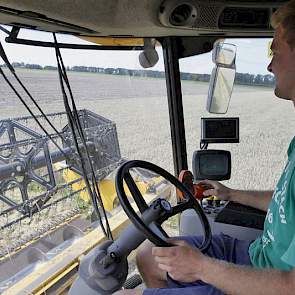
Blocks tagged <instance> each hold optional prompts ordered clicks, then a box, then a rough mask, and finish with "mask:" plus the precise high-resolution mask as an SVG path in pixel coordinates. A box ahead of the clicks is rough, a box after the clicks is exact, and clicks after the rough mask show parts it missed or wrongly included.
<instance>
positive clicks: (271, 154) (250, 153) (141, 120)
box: [0, 70, 295, 248]
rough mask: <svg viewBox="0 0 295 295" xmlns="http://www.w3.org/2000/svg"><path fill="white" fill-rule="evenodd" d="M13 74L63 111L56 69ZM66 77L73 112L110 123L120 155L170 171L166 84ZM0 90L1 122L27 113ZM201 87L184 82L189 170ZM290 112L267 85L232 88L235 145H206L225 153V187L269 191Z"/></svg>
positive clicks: (46, 105)
mask: <svg viewBox="0 0 295 295" xmlns="http://www.w3.org/2000/svg"><path fill="white" fill-rule="evenodd" d="M18 73H19V75H20V77H21V79H22V81H23V82H24V84H25V85H26V87H27V88H28V89H29V90H30V92H31V94H32V95H33V97H34V98H35V99H36V100H37V101H38V103H39V104H40V106H41V107H42V108H43V110H44V112H45V113H52V112H60V111H63V110H64V106H63V101H62V95H61V91H60V86H59V83H58V76H57V73H56V72H54V71H38V70H35V71H25V70H20V71H18ZM69 79H70V82H71V86H72V90H73V93H74V98H75V100H76V104H77V107H78V108H79V109H83V108H85V109H89V110H91V111H93V112H95V113H97V114H99V115H101V116H103V117H105V118H108V119H110V120H112V121H114V122H115V123H116V126H117V132H118V137H119V143H120V149H121V154H122V156H123V157H125V158H129V159H144V160H148V161H151V162H153V163H156V164H158V165H159V166H161V167H163V168H165V169H167V170H169V171H170V172H172V173H173V160H172V150H171V139H170V130H169V117H168V105H167V98H166V86H165V80H163V79H152V78H138V77H127V76H114V75H103V74H91V73H74V72H73V73H69ZM0 87H1V93H0V108H1V111H0V119H5V118H9V117H10V118H13V117H19V116H27V115H28V112H27V111H26V110H25V108H24V107H23V106H22V104H21V103H20V101H19V100H18V98H17V97H16V96H15V95H14V94H13V93H12V91H11V90H10V89H9V88H8V86H7V85H6V84H5V83H4V82H3V80H1V81H0ZM207 89H208V84H207V83H202V82H189V81H185V82H183V98H184V99H183V100H184V115H185V125H186V126H185V127H186V139H187V151H188V162H189V165H191V158H192V153H193V151H195V150H197V149H198V148H199V140H200V117H206V116H208V113H207V112H206V111H205V105H206V93H207ZM26 101H27V102H28V104H30V105H31V103H30V102H29V100H28V99H26ZM293 108H294V107H293V105H292V104H291V103H290V102H288V101H284V100H279V99H277V98H275V96H274V95H273V90H272V89H270V88H264V87H248V86H238V85H236V86H235V88H234V92H233V96H232V99H231V105H230V108H229V112H228V114H227V116H235V117H240V143H239V144H231V145H229V144H222V145H215V146H213V145H212V146H209V148H218V149H228V150H230V151H231V153H232V166H233V167H232V178H231V180H230V181H228V182H226V183H227V184H228V185H229V186H232V187H236V188H241V189H270V188H273V187H274V185H275V183H276V181H277V180H278V177H279V175H280V171H281V170H282V168H283V166H284V163H285V160H286V156H285V154H286V149H287V147H288V143H289V141H290V140H291V138H292V137H293V135H294V130H295V128H294V127H295V118H294V110H293ZM33 109H34V108H33ZM210 116H211V115H210ZM0 140H1V139H0ZM76 208H77V205H76V204H74V203H73V202H69V201H67V202H65V203H62V204H60V206H56V207H55V208H53V209H54V210H51V211H52V214H50V210H48V212H47V213H46V218H44V219H46V220H45V221H42V222H41V221H40V220H42V215H41V216H40V215H38V218H37V220H38V222H37V223H38V224H37V225H35V224H34V221H33V224H32V223H30V224H28V225H27V226H26V227H24V229H22V230H19V235H23V234H24V232H26V233H27V234H28V233H29V232H30V230H34V231H37V230H38V229H36V227H44V228H46V224H47V223H46V222H48V221H49V220H51V221H50V222H53V223H54V219H55V218H56V216H57V215H59V217H60V216H61V215H63V214H65V216H66V215H67V214H68V212H70V211H71V210H76ZM56 212H59V214H56ZM40 214H41V213H40ZM58 222H60V220H58ZM43 223H45V224H43ZM13 232H16V231H13V230H12V231H11V230H10V232H5V233H4V234H1V236H2V237H3V236H6V237H7V239H6V241H5V248H6V247H7V243H10V242H11V241H12V240H14V239H16V236H15V235H12V233H13ZM9 240H10V241H9Z"/></svg>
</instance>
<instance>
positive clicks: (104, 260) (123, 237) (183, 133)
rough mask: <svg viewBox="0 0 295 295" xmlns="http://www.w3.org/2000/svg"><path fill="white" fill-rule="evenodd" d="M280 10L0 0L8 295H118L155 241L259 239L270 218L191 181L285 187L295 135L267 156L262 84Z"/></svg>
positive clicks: (0, 281) (2, 277)
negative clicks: (140, 253)
mask: <svg viewBox="0 0 295 295" xmlns="http://www.w3.org/2000/svg"><path fill="white" fill-rule="evenodd" d="M285 2H286V1H283V0H278V1H249V0H248V1H244V0H237V1H227V0H223V1H205V0H185V1H181V0H180V1H179V0H164V1H159V0H152V1H151V0H142V1H136V0H126V1H113V0H101V1H100V0H99V1H91V3H90V2H87V1H81V0H78V1H74V2H73V1H70V0H66V1H59V2H58V1H42V2H40V1H36V0H30V1H19V0H10V1H1V0H0V24H1V25H0V29H1V36H2V37H1V39H0V40H1V45H0V56H1V58H2V62H0V64H1V67H0V74H1V82H0V83H1V84H0V85H1V86H0V88H1V92H2V93H1V98H2V100H3V101H0V106H1V109H2V111H1V112H0V229H1V235H0V293H2V294H6V295H8V294H13V295H15V294H70V295H75V294H85V295H92V294H112V293H114V292H115V291H116V290H119V289H120V288H122V287H124V288H133V287H135V285H137V283H140V282H141V278H140V276H139V275H138V271H137V269H136V266H135V262H134V260H135V259H134V257H135V251H134V250H136V249H137V247H138V246H139V245H140V244H141V243H142V242H143V241H144V240H146V239H148V240H150V241H151V242H153V243H154V244H156V245H158V246H169V243H168V242H167V238H169V237H171V236H178V235H189V234H198V235H203V236H204V239H203V243H202V245H201V247H200V249H201V251H203V252H205V251H206V249H207V248H208V246H209V245H210V242H211V238H212V234H215V233H220V232H223V233H225V234H229V235H232V236H234V237H237V238H240V239H246V240H253V239H255V238H256V237H257V236H258V235H260V234H261V230H262V228H263V223H264V219H265V212H263V211H261V210H256V209H251V208H249V207H246V206H242V205H237V204H235V203H232V202H224V201H220V200H218V199H217V198H216V197H214V196H212V197H209V198H207V199H204V198H202V188H200V187H198V185H197V183H198V182H199V181H200V180H203V179H211V180H218V181H224V183H225V184H228V185H229V186H231V187H237V188H239V186H240V187H241V188H246V189H270V188H273V186H274V184H275V182H276V180H277V177H278V175H279V171H280V169H281V167H282V166H283V164H284V163H283V161H280V160H279V159H283V155H284V154H283V152H284V150H286V148H287V146H286V145H287V143H288V142H289V140H290V138H291V136H292V132H291V131H292V130H291V129H292V128H290V130H289V131H287V132H286V134H284V137H283V138H282V139H281V142H280V144H279V145H275V144H273V145H272V144H268V138H269V137H272V138H276V136H279V135H281V134H279V131H276V130H269V129H268V130H266V125H264V118H265V117H264V114H265V116H266V117H267V116H268V117H272V118H273V121H275V120H277V122H280V121H279V120H280V116H279V115H278V114H277V113H276V111H275V108H276V105H272V102H269V97H271V96H273V89H272V86H273V85H274V78H273V76H271V75H270V74H267V73H266V72H265V71H263V70H261V71H260V69H258V68H257V69H258V70H257V71H258V72H257V73H255V74H253V71H255V70H256V68H255V67H256V65H258V66H261V67H264V68H266V66H267V64H263V63H262V62H261V59H262V57H263V56H264V57H263V60H266V58H265V57H267V49H268V44H269V42H271V38H272V36H273V28H272V26H271V23H270V19H271V15H272V14H273V13H274V11H275V10H276V9H277V8H278V7H280V6H281V5H283V4H284V3H285ZM256 47H257V49H256ZM28 48H29V49H31V50H32V51H31V53H30V52H29V51H26V50H27V49H28ZM36 48H38V50H39V51H35V50H37V49H36ZM22 49H23V52H22ZM15 50H19V51H20V52H22V53H23V55H24V59H23V60H24V61H25V62H23V61H21V60H14V55H13V54H14V52H16V51H15ZM247 51H248V52H247ZM33 52H34V53H33ZM253 53H254V54H253ZM244 54H245V55H244ZM247 54H248V55H247ZM251 54H252V55H251ZM256 54H257V55H256ZM34 55H36V56H34ZM250 55H251V56H250ZM28 56H31V57H33V58H32V59H31V58H27V57H28ZM34 57H38V58H37V59H36V60H40V59H39V57H40V58H44V59H45V60H46V61H45V62H44V63H42V65H39V64H37V62H35V63H31V62H30V61H31V60H34ZM50 58H51V59H50ZM26 61H29V62H26ZM81 61H82V62H81ZM83 62H85V63H84V64H83ZM47 63H48V64H47ZM242 63H244V64H247V66H248V68H249V70H245V69H244V68H243V67H241V68H242V69H240V68H239V67H240V66H241V64H242ZM251 67H252V68H251ZM254 68H255V69H254ZM245 71H249V72H245ZM251 71H252V72H251ZM259 71H260V72H259ZM47 87H48V88H47ZM258 98H259V100H260V102H261V105H260V104H259V103H258V102H257V100H258ZM253 106H255V108H254V110H253ZM280 108H281V109H282V111H285V108H284V106H280ZM285 114H286V115H285V118H284V120H288V118H291V114H289V113H288V112H286V113H285ZM257 117H258V118H257ZM256 119H257V122H256V121H255V120H256ZM289 123H290V122H289ZM278 124H280V123H278ZM281 124H282V123H281ZM290 124H293V123H290ZM294 127H295V126H294ZM271 143H273V141H271ZM270 154H274V157H275V158H277V159H278V160H277V161H273V162H270V161H272V160H270V157H269V155H270ZM258 162H259V163H260V165H258V166H259V168H257V169H256V168H254V166H255V164H257V163H258ZM269 166H271V169H270V170H268V169H269ZM255 169H256V170H255ZM259 177H264V178H265V185H266V187H263V188H262V187H260V185H261V183H260V180H259ZM97 261H99V263H97ZM140 287H141V288H143V287H144V286H142V285H141V286H140Z"/></svg>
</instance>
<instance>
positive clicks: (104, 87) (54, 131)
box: [0, 32, 173, 291]
mask: <svg viewBox="0 0 295 295" xmlns="http://www.w3.org/2000/svg"><path fill="white" fill-rule="evenodd" d="M30 34H35V35H34V36H35V38H39V39H43V40H49V41H51V39H52V36H51V35H49V34H45V33H32V32H30ZM24 37H26V36H24ZM31 37H32V36H31ZM58 38H59V41H60V42H69V41H72V40H74V41H75V42H77V40H76V38H75V39H74V38H73V37H72V38H70V37H65V36H62V37H58ZM78 42H80V41H79V40H78ZM3 46H4V49H5V50H6V53H7V56H8V58H9V60H10V62H11V63H12V65H13V67H14V68H15V70H16V73H17V76H18V77H19V79H20V80H21V81H22V82H23V84H24V85H25V87H26V89H27V90H28V92H29V93H30V95H31V97H33V98H34V100H35V101H36V103H37V105H38V107H40V108H41V109H42V111H43V113H44V114H45V115H46V117H47V118H48V120H49V122H48V121H46V118H45V116H44V115H42V114H41V113H40V110H39V109H38V107H37V106H36V104H34V103H33V102H32V100H31V99H30V97H29V96H28V95H27V94H26V93H25V90H24V89H23V88H22V87H21V86H20V85H19V84H18V83H17V82H16V79H15V77H14V76H13V75H12V74H11V73H10V71H9V69H8V68H7V67H6V66H5V65H4V64H2V65H1V68H2V69H3V71H4V74H5V75H6V77H7V78H8V79H9V81H12V83H13V85H14V87H15V88H14V89H12V88H11V87H10V86H9V85H8V83H7V82H6V81H5V80H4V79H1V80H0V87H1V94H0V96H1V98H0V106H1V110H2V111H1V112H0V147H1V154H0V167H1V168H0V169H2V176H1V180H0V220H1V221H0V222H1V223H0V227H1V239H0V259H1V262H0V263H1V265H0V277H1V282H0V286H1V289H0V290H2V291H3V290H6V289H7V288H8V287H10V286H12V285H13V284H15V283H16V282H17V281H19V280H20V279H21V278H22V277H24V276H25V275H27V274H28V273H30V272H31V271H32V270H34V269H35V268H36V264H40V262H42V261H45V260H48V259H52V258H53V257H55V256H56V255H57V254H58V253H60V252H62V251H63V250H64V249H66V248H67V247H68V246H69V244H71V243H73V239H77V238H79V237H80V236H81V235H85V232H86V233H87V232H89V231H90V230H91V228H97V227H98V231H96V232H95V235H93V237H95V239H93V238H92V240H91V237H89V239H90V240H91V242H89V241H90V240H88V243H89V245H88V246H87V247H88V248H89V247H90V248H91V247H92V246H91V245H94V244H97V243H98V242H99V241H100V240H101V239H102V238H103V233H102V230H101V228H100V226H99V219H98V216H97V212H96V211H95V210H94V208H93V204H92V201H91V197H90V195H89V192H88V190H87V187H86V186H85V182H84V181H83V173H82V167H81V161H80V160H79V154H78V152H77V149H76V147H75V142H74V139H73V137H72V135H71V126H70V124H69V121H68V115H67V114H66V108H65V103H64V94H63V93H62V88H61V84H60V80H59V75H58V71H57V64H56V58H55V52H54V49H48V48H28V47H27V46H17V45H11V44H4V45H3ZM16 47H17V48H16ZM157 52H158V54H159V56H160V58H161V60H162V50H161V47H160V46H157ZM61 54H62V57H64V58H63V62H64V65H65V67H66V70H67V76H68V80H69V83H70V86H71V91H72V94H73V98H74V102H75V105H76V108H77V110H78V116H79V120H80V123H81V125H82V129H83V130H84V131H83V132H84V136H85V141H86V144H87V146H88V148H89V156H90V159H91V161H92V164H93V167H94V169H95V171H96V172H95V173H96V179H97V183H98V185H99V190H100V194H101V198H102V202H103V204H104V207H105V210H106V216H107V218H108V219H109V222H110V225H111V229H112V230H113V231H114V232H116V230H117V231H118V230H119V229H122V228H124V227H126V224H127V218H126V215H125V214H123V213H122V210H121V209H120V206H119V200H118V197H117V195H116V191H115V187H114V181H115V174H116V169H117V167H118V166H119V165H120V164H122V163H123V162H124V161H126V160H134V159H140V160H146V161H150V162H153V163H155V164H157V165H159V166H161V167H163V168H164V169H166V170H168V171H170V172H172V173H173V160H172V148H171V135H170V123H169V113H168V103H167V95H166V92H167V91H166V82H165V75H164V67H163V62H162V61H161V62H159V64H158V65H157V66H156V68H152V69H148V70H145V69H143V68H142V67H141V66H140V64H139V61H138V56H139V52H138V51H120V50H118V51H104V50H98V51H87V50H84V51H83V50H69V49H67V50H61ZM67 95H68V97H69V92H67ZM20 97H21V99H22V100H23V101H24V103H22V102H21V99H20ZM69 101H70V100H69ZM24 104H25V105H24ZM69 104H70V106H71V107H72V101H70V102H69ZM26 106H27V107H26ZM27 108H28V109H29V110H30V111H31V112H33V113H34V115H36V116H37V119H38V120H39V122H40V124H41V126H42V127H43V128H44V129H45V131H47V134H45V132H44V130H42V128H41V127H40V125H38V124H37V123H36V121H35V120H34V118H33V116H32V114H31V113H30V112H29V111H28V109H27ZM76 131H77V130H76ZM77 133H78V131H77ZM78 144H79V145H80V146H82V141H81V140H78ZM82 156H83V157H84V158H86V154H85V151H84V152H83V151H82ZM6 168H7V169H6ZM5 169H6V170H5ZM4 170H5V171H4ZM86 170H87V171H86V172H87V173H90V167H86ZM3 171H4V172H5V173H4V172H3ZM133 173H134V174H133V175H134V178H135V181H136V183H137V185H138V187H139V189H140V191H141V192H142V193H143V194H144V195H146V201H147V202H150V201H151V200H152V199H154V198H155V197H156V196H157V195H159V194H160V193H162V194H163V196H164V197H165V196H166V197H167V196H168V195H170V188H169V186H168V185H167V183H163V181H162V179H160V178H158V177H157V175H155V174H150V173H148V172H144V171H140V170H136V171H134V172H133ZM91 184H92V185H94V184H93V182H92V183H91ZM128 197H130V201H131V202H132V198H131V196H130V194H129V195H128ZM99 210H100V214H101V216H102V218H103V212H102V208H101V207H100V208H99ZM103 224H104V227H106V222H105V218H103ZM89 227H90V228H89ZM114 235H115V234H114ZM35 241H37V242H35ZM92 242H93V244H91V243H92ZM24 245H30V246H28V247H27V246H24ZM21 247H24V248H25V250H24V251H20V250H19V249H20V248H21ZM16 274H17V275H16Z"/></svg>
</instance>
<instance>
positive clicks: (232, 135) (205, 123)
mask: <svg viewBox="0 0 295 295" xmlns="http://www.w3.org/2000/svg"><path fill="white" fill-rule="evenodd" d="M201 124H202V136H201V141H202V142H208V143H224V142H229V143H230V142H233V143H234V142H239V118H202V122H201Z"/></svg>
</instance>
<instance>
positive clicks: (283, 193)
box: [116, 0, 295, 295]
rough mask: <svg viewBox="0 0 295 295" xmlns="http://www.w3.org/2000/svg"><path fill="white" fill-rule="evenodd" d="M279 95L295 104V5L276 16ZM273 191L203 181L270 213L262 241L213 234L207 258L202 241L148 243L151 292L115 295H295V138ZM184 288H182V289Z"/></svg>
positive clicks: (145, 254)
mask: <svg viewBox="0 0 295 295" xmlns="http://www.w3.org/2000/svg"><path fill="white" fill-rule="evenodd" d="M272 26H273V27H274V28H275V33H274V38H273V42H272V47H271V49H272V51H273V57H272V61H271V63H270V64H269V66H268V70H269V71H270V72H272V73H273V74H274V75H275V78H276V86H275V95H276V96H277V97H279V98H282V99H287V100H292V101H293V103H294V105H295V0H292V1H290V2H288V3H287V4H286V5H284V6H282V7H281V8H279V9H278V10H277V11H276V12H275V13H274V14H273V16H272ZM287 153H288V161H287V164H286V166H285V168H284V170H283V172H282V174H281V177H280V179H279V181H278V183H277V185H276V187H275V190H274V191H242V190H236V189H231V188H228V187H226V186H224V185H222V184H221V183H219V182H216V181H209V180H205V181H203V182H202V183H204V184H209V185H210V186H211V188H210V189H208V190H206V191H205V192H204V196H211V195H214V196H217V197H218V198H219V199H222V200H229V201H234V202H238V203H241V204H244V205H248V206H252V207H254V208H258V209H261V210H264V211H266V212H267V215H266V219H265V223H264V230H263V234H262V236H261V237H259V238H257V239H256V240H255V241H253V242H249V241H240V240H237V239H235V238H233V237H229V236H227V235H223V234H220V235H214V236H213V238H212V243H211V246H210V248H209V250H208V252H207V253H206V254H203V253H201V252H200V251H199V250H198V249H197V247H196V246H198V245H200V244H201V242H202V237H195V236H189V237H180V238H177V239H173V240H171V241H170V242H171V243H172V244H174V245H175V246H173V247H169V248H162V247H155V246H154V245H152V244H151V243H145V244H144V245H142V247H141V248H140V249H139V251H138V255H137V263H138V269H139V271H140V272H141V274H142V276H143V279H144V281H145V284H146V286H147V289H146V290H144V291H142V290H138V289H134V290H124V291H119V292H117V293H116V294H144V295H152V294H155V295H156V294H159V295H165V294H183V295H186V294H187V295H188V294H195V295H203V294H204V295H205V294H206V295H209V294H210V295H222V294H238V295H248V294H251V295H258V294H263V295H264V294H267V295H278V294H284V295H288V294H295V138H293V140H292V141H291V143H290V145H289V148H288V151H287ZM180 288H181V289H180Z"/></svg>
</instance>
